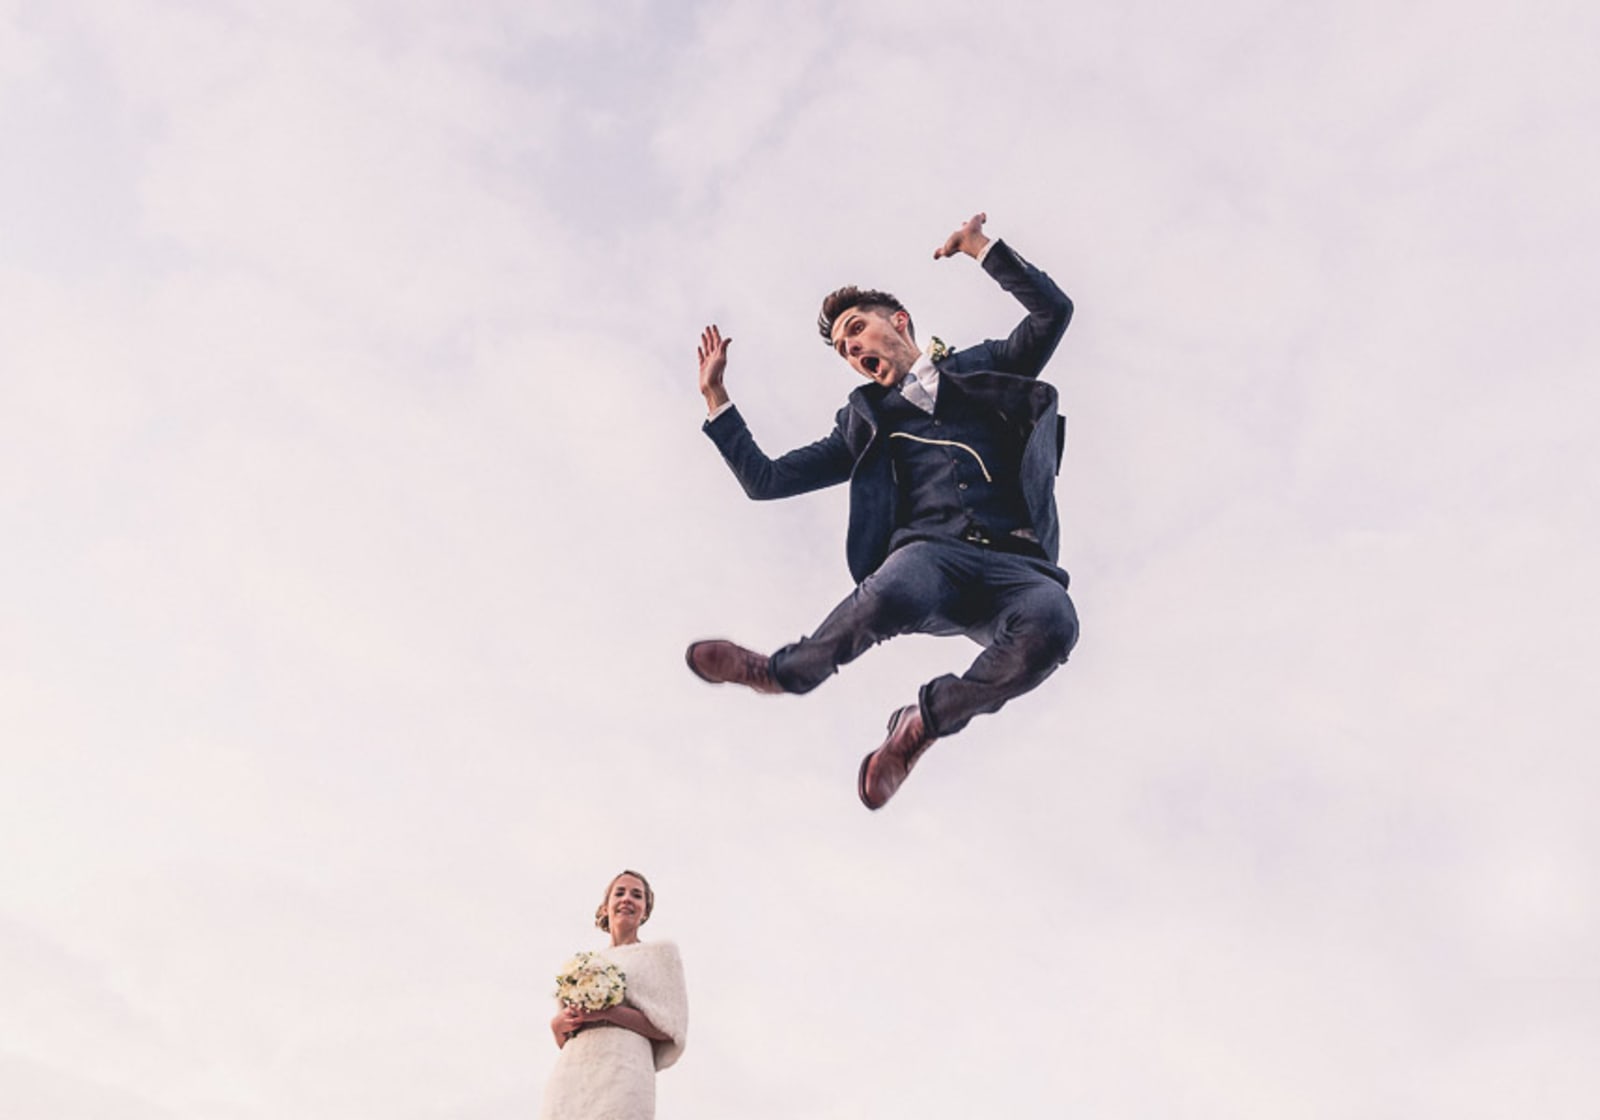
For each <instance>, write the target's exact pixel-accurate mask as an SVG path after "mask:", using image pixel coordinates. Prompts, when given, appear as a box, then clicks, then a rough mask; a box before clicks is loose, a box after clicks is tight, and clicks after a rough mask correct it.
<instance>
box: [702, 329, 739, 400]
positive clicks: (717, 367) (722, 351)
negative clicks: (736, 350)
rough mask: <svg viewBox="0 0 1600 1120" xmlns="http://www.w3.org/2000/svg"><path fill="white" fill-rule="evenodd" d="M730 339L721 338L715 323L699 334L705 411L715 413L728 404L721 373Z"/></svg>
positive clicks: (726, 365)
mask: <svg viewBox="0 0 1600 1120" xmlns="http://www.w3.org/2000/svg"><path fill="white" fill-rule="evenodd" d="M732 343H733V339H731V338H723V337H722V332H721V331H719V330H717V325H716V324H715V323H713V324H711V326H709V327H707V328H706V329H705V330H703V331H701V332H700V347H699V349H698V350H696V351H695V353H697V354H698V355H699V356H700V395H701V396H702V397H704V398H705V399H706V411H708V412H715V411H716V410H717V409H719V408H721V407H722V406H723V405H725V404H727V403H728V392H727V390H726V389H724V388H723V387H722V372H723V370H725V369H727V368H728V347H729V346H730V345H731V344H732Z"/></svg>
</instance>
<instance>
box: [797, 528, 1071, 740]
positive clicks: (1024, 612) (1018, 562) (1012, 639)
mask: <svg viewBox="0 0 1600 1120" xmlns="http://www.w3.org/2000/svg"><path fill="white" fill-rule="evenodd" d="M897 634H965V635H966V636H967V637H969V638H971V639H972V640H973V641H975V642H977V643H978V644H979V645H981V646H983V647H984V648H983V652H982V653H980V654H979V655H978V659H977V660H976V661H974V662H973V663H972V665H971V667H970V668H968V669H967V671H966V672H965V673H963V674H961V676H959V677H957V676H953V675H950V674H946V675H945V676H942V677H935V678H934V679H933V680H931V681H929V682H928V683H927V684H925V685H923V686H922V690H921V692H920V694H919V695H918V698H917V699H918V704H919V706H920V707H921V709H922V718H923V720H924V721H925V723H926V725H927V728H928V731H929V732H930V733H931V734H933V735H936V736H944V735H953V734H955V733H956V732H957V731H960V730H961V729H962V728H963V727H965V726H966V725H967V722H968V721H969V720H971V719H972V717H973V716H975V715H979V714H982V713H984V712H995V711H999V710H1000V708H1001V706H1002V705H1004V704H1005V702H1006V701H1008V700H1010V699H1011V698H1013V697H1015V696H1021V695H1022V694H1023V693H1024V692H1027V691H1028V690H1029V689H1032V688H1034V687H1036V686H1037V685H1038V684H1039V683H1040V682H1042V681H1043V680H1044V679H1045V678H1046V677H1048V676H1049V675H1050V674H1051V673H1053V672H1055V670H1056V668H1057V667H1058V666H1060V665H1061V664H1062V663H1063V662H1064V661H1066V659H1067V655H1068V654H1069V653H1071V652H1072V647H1073V646H1074V645H1075V644H1076V643H1077V641H1078V613H1077V611H1076V610H1075V609H1074V608H1073V606H1072V599H1071V598H1070V597H1069V596H1068V595H1067V574H1066V573H1065V572H1063V571H1062V570H1061V569H1060V568H1058V567H1056V566H1055V565H1054V564H1051V563H1050V562H1049V561H1046V560H1036V559H1034V558H1032V557H1028V556H1016V555H1012V554H1010V553H1005V552H996V551H994V550H993V549H988V548H984V547H982V546H981V545H976V544H969V543H967V542H966V541H961V540H943V539H940V540H921V541H913V542H911V543H910V544H906V545H902V546H901V547H899V548H897V549H895V550H894V551H893V552H891V553H890V554H889V556H888V558H887V559H886V560H884V562H883V564H882V565H881V566H880V567H879V568H878V570H877V571H875V572H873V573H872V574H871V575H870V576H868V577H867V578H866V580H865V582H863V583H862V584H861V585H860V586H859V587H857V588H856V589H855V591H853V592H851V594H850V596H849V598H847V599H845V601H844V602H842V603H840V604H839V605H838V606H837V607H835V608H834V609H833V612H832V613H831V614H829V615H828V617H827V618H826V619H824V620H823V622H822V625H821V626H819V627H817V630H816V633H814V634H812V635H811V636H810V637H809V638H802V639H801V640H800V641H798V642H795V643H794V644H793V645H788V646H784V647H783V648H782V649H780V650H779V651H778V652H777V653H775V654H773V655H772V675H773V678H774V679H775V680H776V681H777V682H778V683H779V684H780V685H782V686H783V688H784V689H785V690H786V691H789V692H810V691H811V690H812V689H813V688H816V687H817V685H819V684H821V683H822V682H823V681H825V680H827V679H828V678H829V677H831V676H832V675H833V674H834V673H835V672H837V671H838V669H839V666H841V665H846V664H849V663H850V662H851V661H854V660H855V659H856V658H857V657H859V656H861V654H863V653H865V652H866V651H867V650H869V649H871V648H872V647H873V646H875V645H877V644H878V643H879V642H881V641H883V640H884V639H885V638H892V637H894V636H895V635H897Z"/></svg>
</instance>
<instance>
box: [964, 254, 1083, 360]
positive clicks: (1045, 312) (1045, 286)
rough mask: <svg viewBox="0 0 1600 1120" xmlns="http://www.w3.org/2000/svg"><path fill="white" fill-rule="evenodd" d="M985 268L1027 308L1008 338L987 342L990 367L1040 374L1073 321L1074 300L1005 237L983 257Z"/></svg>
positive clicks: (985, 347) (986, 348)
mask: <svg viewBox="0 0 1600 1120" xmlns="http://www.w3.org/2000/svg"><path fill="white" fill-rule="evenodd" d="M983 270H984V271H985V272H987V273H988V274H989V275H990V276H992V277H994V278H995V280H996V281H998V282H999V284H1000V286H1001V287H1002V288H1004V289H1005V290H1006V291H1008V292H1010V293H1011V294H1012V295H1014V296H1016V297H1017V300H1018V302H1020V303H1021V304H1022V306H1024V307H1026V308H1027V309H1028V317H1027V318H1026V319H1024V320H1022V322H1020V323H1018V324H1017V328H1016V330H1014V331H1012V332H1011V336H1010V337H1009V338H1006V339H993V340H990V341H989V342H987V343H985V344H984V347H983V348H984V349H985V350H986V351H987V355H986V358H987V365H988V368H990V369H994V370H999V371H1000V372H1002V373H1014V374H1017V375H1018V376H1021V377H1037V376H1039V371H1040V370H1042V369H1043V368H1044V364H1045V363H1046V362H1048V361H1049V360H1050V355H1051V354H1053V353H1055V349H1056V344H1057V343H1058V342H1060V341H1061V336H1062V335H1063V334H1065V333H1066V330H1067V324H1068V323H1069V322H1071V321H1072V301H1071V300H1070V299H1068V298H1067V294H1066V293H1065V292H1063V291H1062V290H1061V289H1060V288H1058V287H1056V283H1055V281H1054V280H1052V279H1050V277H1048V276H1046V275H1045V274H1044V273H1043V272H1041V271H1040V270H1039V269H1037V268H1035V267H1033V265H1031V264H1029V263H1028V262H1027V261H1025V260H1023V259H1022V257H1021V256H1020V255H1018V253H1017V252H1016V250H1014V249H1012V248H1011V246H1009V245H1007V244H1006V243H1005V242H1004V241H996V242H995V243H994V245H993V246H991V247H990V249H989V254H988V256H986V257H984V259H983Z"/></svg>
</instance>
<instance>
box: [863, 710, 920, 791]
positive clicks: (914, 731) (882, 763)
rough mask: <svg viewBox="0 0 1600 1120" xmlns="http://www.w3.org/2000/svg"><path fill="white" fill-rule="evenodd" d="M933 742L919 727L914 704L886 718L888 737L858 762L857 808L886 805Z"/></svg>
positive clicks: (918, 717) (918, 714) (917, 714)
mask: <svg viewBox="0 0 1600 1120" xmlns="http://www.w3.org/2000/svg"><path fill="white" fill-rule="evenodd" d="M934 742H935V739H934V737H933V736H932V735H929V734H928V729H927V728H926V727H925V726H924V725H923V723H922V709H920V708H918V707H917V706H916V705H915V704H910V705H907V706H906V707H904V708H901V709H900V710H899V711H898V712H896V713H895V714H894V715H892V716H890V717H889V737H888V738H886V739H885V740H884V741H883V745H882V746H880V747H879V748H878V749H877V750H875V751H873V752H872V753H871V754H869V755H867V757H866V758H863V759H862V760H861V773H860V774H859V775H858V776H857V777H856V792H857V793H858V794H860V795H861V804H863V805H865V806H866V807H867V808H869V809H881V808H883V807H884V806H885V805H887V804H888V803H889V798H891V797H893V796H894V791H895V790H897V789H899V788H900V786H901V783H903V782H904V781H905V780H906V778H907V777H908V776H909V775H910V774H911V768H912V767H913V766H915V765H916V764H917V759H919V758H921V757H922V752H923V751H925V750H927V749H928V748H929V747H930V746H932V745H933V743H934Z"/></svg>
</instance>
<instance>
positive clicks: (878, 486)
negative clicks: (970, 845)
mask: <svg viewBox="0 0 1600 1120" xmlns="http://www.w3.org/2000/svg"><path fill="white" fill-rule="evenodd" d="M987 220H988V219H987V215H984V214H977V215H974V216H973V218H972V219H971V220H969V221H968V222H967V223H966V224H965V225H963V226H961V227H960V228H959V229H957V230H956V231H955V232H954V233H952V234H951V235H950V236H949V238H948V239H946V241H945V243H944V244H943V245H942V246H940V247H939V248H938V249H936V250H934V254H933V255H934V258H935V259H939V258H941V257H953V256H955V255H956V254H957V253H965V254H967V255H968V256H970V257H974V258H976V259H977V261H978V263H979V264H980V265H982V267H983V270H984V271H985V272H987V273H988V274H989V275H990V276H992V277H993V278H994V279H995V281H996V282H998V283H999V284H1000V286H1001V287H1002V288H1004V289H1005V290H1006V291H1008V292H1010V293H1011V294H1012V295H1013V296H1015V297H1016V298H1017V300H1018V301H1019V302H1020V303H1021V304H1022V305H1023V307H1025V308H1027V310H1028V314H1027V317H1026V318H1024V319H1023V320H1022V322H1021V323H1019V324H1018V325H1017V328H1016V329H1015V330H1013V331H1012V332H1011V336H1010V337H1009V338H1006V339H1004V340H991V341H989V342H983V343H980V344H979V345H977V346H972V347H969V348H967V349H963V350H954V351H950V350H947V349H946V348H945V346H944V344H943V343H941V342H940V341H939V340H938V339H937V338H934V339H933V340H932V345H931V346H930V347H929V348H928V349H927V350H924V349H923V348H922V347H921V346H920V345H919V344H918V343H917V341H916V336H915V334H914V333H913V330H912V323H911V315H910V314H909V313H908V312H907V311H906V309H905V307H904V306H903V305H902V304H901V303H900V301H899V300H897V299H895V298H894V297H893V296H891V295H889V294H888V293H887V292H880V291H872V290H866V291H863V290H861V289H859V288H855V287H848V288H840V289H839V290H838V291H836V292H833V293H832V294H831V295H829V296H828V297H827V298H826V299H825V300H823V301H822V314H821V315H819V316H818V318H817V327H818V329H819V330H820V331H821V332H822V337H823V338H824V339H825V340H826V341H827V343H828V345H830V346H832V347H833V349H834V350H835V351H836V352H837V353H838V355H839V356H840V357H841V358H843V359H844V360H845V361H846V362H848V363H849V365H850V368H851V369H853V370H855V371H856V372H857V373H859V374H861V376H863V377H865V378H866V379H867V380H868V381H869V382H870V384H868V385H862V386H860V387H858V388H857V389H856V390H855V391H854V392H853V393H851V394H850V398H849V401H848V403H846V405H845V406H844V407H843V408H842V409H840V410H839V413H838V415H837V416H836V417H835V418H834V426H833V430H832V431H830V432H829V433H828V434H827V435H826V436H824V437H823V438H822V439H820V440H818V441H817V442H815V443H813V444H810V445H808V446H806V447H799V448H796V449H795V450H793V451H790V452H789V453H787V454H785V455H781V456H779V457H778V458H776V459H772V458H769V457H768V456H767V455H766V454H765V453H763V452H762V450H761V449H760V448H759V447H757V446H756V442H755V440H754V438H752V436H751V435H750V429H749V428H748V427H746V426H745V422H744V417H742V416H741V415H739V410H738V409H736V408H735V407H734V406H733V404H732V402H731V401H730V400H729V399H728V394H727V391H726V390H725V389H724V388H723V384H722V379H723V373H724V371H725V369H726V368H727V363H728V346H729V344H730V343H731V342H732V339H730V338H724V337H723V336H722V334H721V332H720V331H719V330H718V329H717V328H716V327H715V326H709V327H707V328H706V329H705V331H704V332H703V333H702V334H701V336H700V348H699V356H700V392H701V394H702V395H703V396H704V397H705V399H706V406H707V408H708V409H709V410H710V416H709V417H708V418H707V419H706V422H705V432H706V434H707V435H708V436H710V437H711V440H712V442H713V443H715V444H716V445H717V449H718V450H719V451H721V452H722V457H723V458H724V459H726V460H727V462H728V466H729V467H731V468H732V469H733V473H734V474H735V475H736V476H737V477H738V479H739V482H740V484H741V485H743V486H744V489H745V493H746V494H748V495H749V496H750V497H752V498H757V499H764V498H787V497H790V496H791V495H794V494H803V493H805V492H807V491H810V490H817V489H820V488H822V487H824V486H833V485H836V484H838V483H841V482H849V483H850V526H849V534H848V538H847V541H846V545H845V551H846V555H847V559H848V561H849V565H850V574H851V575H852V576H853V577H854V578H855V580H856V582H857V587H856V589H855V590H854V591H853V592H851V594H850V596H849V597H848V598H846V599H845V600H844V602H842V603H840V604H839V605H838V606H837V607H835V608H834V609H833V612H832V613H831V614H829V615H828V617H827V618H826V619H824V620H823V622H822V625H821V626H819V627H818V628H817V630H816V632H815V633H814V634H812V635H811V636H810V637H809V638H802V639H801V640H800V641H798V642H795V643H794V644H792V645H787V646H784V647H783V648H782V649H780V650H778V651H777V652H776V653H774V654H772V655H771V656H770V657H768V656H766V655H764V654H758V653H755V652H753V651H751V650H748V649H745V648H743V647H742V646H737V645H734V644H733V643H732V642H728V641H720V640H719V641H702V642H695V643H694V644H693V645H691V646H690V647H689V649H688V653H687V658H688V662H689V668H690V669H691V670H693V671H694V673H695V674H696V675H697V676H699V677H700V678H702V679H703V680H707V681H711V682H713V683H730V684H742V685H745V686H746V687H748V688H752V689H755V690H756V691H757V692H768V693H779V692H795V693H801V692H809V691H811V690H812V689H813V688H815V687H817V685H819V684H821V683H822V682H823V681H825V680H827V679H828V677H830V676H831V675H833V673H834V672H835V671H836V670H837V669H838V668H839V666H841V665H844V664H846V663H848V662H850V661H853V660H854V659H855V658H856V657H858V656H859V655H860V654H862V653H864V652H865V651H866V650H868V649H869V648H871V647H872V646H874V645H876V644H877V643H878V642H881V641H883V640H884V639H885V638H891V637H894V636H895V635H896V634H909V633H921V634H965V635H967V637H969V638H971V639H973V640H974V641H975V642H977V643H978V644H979V645H981V646H983V647H984V649H983V652H982V653H981V654H979V655H978V659H977V660H976V661H974V662H973V663H972V665H971V667H970V668H968V669H967V671H966V672H965V673H963V674H962V675H961V676H959V677H957V676H953V675H945V676H941V677H935V678H934V679H933V680H931V681H929V682H928V683H927V684H925V685H923V686H922V689H921V692H920V693H919V695H918V697H917V702H916V703H915V704H910V705H907V706H906V707H903V708H900V709H899V710H898V711H896V712H895V713H894V714H893V715H892V716H890V717H889V734H888V737H887V738H886V739H884V741H883V743H882V745H881V746H879V747H878V749H877V750H875V751H873V752H872V753H870V754H868V755H867V756H866V758H864V759H863V760H862V762H861V772H860V777H859V779H858V783H857V790H858V792H859V793H860V796H861V800H862V802H863V804H865V805H866V806H867V808H869V809H878V808H881V807H882V806H883V805H884V804H885V803H886V802H888V800H889V798H891V797H893V796H894V793H895V790H897V789H898V788H899V787H900V785H901V783H902V782H904V781H905V779H906V776H907V775H908V774H910V772H911V768H912V767H913V766H914V765H915V764H916V761H917V759H918V758H919V757H921V755H922V753H923V752H924V751H926V750H927V748H928V747H929V745H931V744H932V743H933V742H934V740H936V739H939V738H943V737H947V736H950V735H954V734H955V733H956V732H958V731H960V730H961V729H962V728H963V727H965V726H966V725H967V722H968V721H969V720H970V719H972V717H973V716H975V715H978V714H979V713H982V712H994V711H998V710H999V709H1000V707H1001V706H1002V705H1003V704H1005V702H1006V701H1008V700H1010V699H1011V698H1012V697H1015V696H1020V695H1022V694H1023V693H1024V692H1027V691H1028V690H1029V689H1031V688H1033V687H1035V686H1036V685H1038V684H1039V683H1040V682H1041V681H1043V680H1044V679H1045V678H1046V677H1048V676H1049V675H1050V674H1051V673H1052V672H1054V671H1055V669H1056V667H1057V666H1058V665H1060V664H1061V663H1062V662H1064V661H1066V659H1067V655H1068V654H1069V653H1070V652H1072V647H1073V644H1074V643H1075V642H1076V641H1077V638H1078V617H1077V613H1076V611H1074V609H1073V606H1072V600H1071V599H1070V598H1068V596H1067V573H1066V572H1064V571H1062V570H1061V569H1060V568H1059V567H1057V566H1056V563H1055V561H1056V554H1057V547H1058V541H1059V536H1060V531H1059V525H1058V523H1057V519H1056V507H1055V493H1054V491H1055V476H1056V471H1057V469H1058V468H1059V465H1060V460H1061V441H1062V434H1063V432H1062V425H1061V421H1060V419H1059V418H1058V416H1057V412H1056V391H1055V389H1054V388H1053V387H1052V386H1050V385H1048V384H1046V383H1045V382H1042V381H1040V380H1039V379H1038V377H1039V371H1040V370H1041V369H1042V368H1043V367H1044V364H1045V362H1046V361H1048V360H1049V358H1050V355H1051V353H1052V352H1053V351H1054V350H1055V348H1056V343H1057V342H1059V341H1060V340H1061V335H1062V332H1064V331H1065V330H1066V329H1067V322H1068V320H1069V319H1071V318H1072V301H1071V300H1069V299H1068V298H1067V297H1066V295H1065V294H1064V293H1063V292H1062V291H1061V289H1060V288H1058V287H1056V285H1055V283H1054V282H1053V281H1052V280H1051V279H1050V278H1049V277H1048V276H1046V275H1045V274H1044V273H1043V272H1040V271H1039V270H1038V269H1037V268H1034V267H1033V265H1031V264H1029V263H1028V262H1027V261H1025V260H1023V259H1022V258H1021V257H1020V256H1018V255H1017V254H1016V253H1015V252H1014V251H1013V250H1012V249H1011V247H1010V246H1008V245H1007V244H1006V243H1005V242H1004V241H991V240H990V239H989V238H988V237H987V236H985V234H984V232H983V223H984V222H985V221H987Z"/></svg>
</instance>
